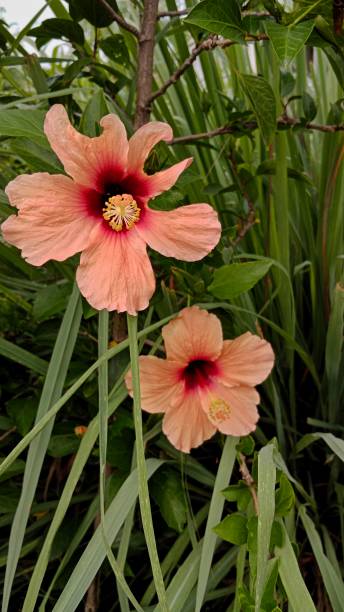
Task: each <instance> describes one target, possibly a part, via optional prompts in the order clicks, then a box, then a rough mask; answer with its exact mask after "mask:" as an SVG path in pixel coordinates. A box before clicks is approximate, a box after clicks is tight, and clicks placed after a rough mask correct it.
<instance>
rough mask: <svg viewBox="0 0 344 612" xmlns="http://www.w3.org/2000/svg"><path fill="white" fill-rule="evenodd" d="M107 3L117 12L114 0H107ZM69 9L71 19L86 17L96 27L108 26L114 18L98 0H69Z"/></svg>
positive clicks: (77, 19) (78, 19)
mask: <svg viewBox="0 0 344 612" xmlns="http://www.w3.org/2000/svg"><path fill="white" fill-rule="evenodd" d="M107 2H108V4H109V5H110V6H111V7H112V8H113V9H114V10H115V11H116V12H117V13H119V10H118V6H117V2H116V0H107ZM69 10H70V15H71V17H72V19H75V20H76V21H80V20H81V19H87V21H89V23H91V24H92V25H94V26H95V27H97V28H105V27H107V26H109V25H110V24H111V23H112V22H113V21H114V18H113V17H112V15H111V14H110V13H109V11H107V10H106V9H105V8H104V6H102V5H101V4H100V2H98V0H69Z"/></svg>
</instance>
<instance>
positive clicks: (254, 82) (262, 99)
mask: <svg viewBox="0 0 344 612" xmlns="http://www.w3.org/2000/svg"><path fill="white" fill-rule="evenodd" d="M237 74H238V79H239V83H240V84H241V86H242V88H243V90H244V93H245V95H246V96H247V98H248V100H249V103H250V106H251V109H252V111H253V112H254V114H255V116H256V119H257V123H258V127H259V129H260V130H261V133H262V137H263V139H264V141H265V142H266V144H269V143H270V142H271V140H272V137H273V135H274V133H275V130H276V112H277V111H276V99H275V94H274V92H273V90H272V87H271V85H269V83H268V82H267V81H266V80H265V79H263V77H261V76H253V75H252V74H240V73H237Z"/></svg>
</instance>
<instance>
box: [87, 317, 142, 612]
mask: <svg viewBox="0 0 344 612" xmlns="http://www.w3.org/2000/svg"><path fill="white" fill-rule="evenodd" d="M108 333H109V313H108V311H107V310H102V311H100V312H99V322H98V357H99V358H101V357H102V355H104V353H106V351H107V349H108ZM108 391H109V389H108V362H107V361H102V362H101V363H100V364H99V368H98V400H99V501H100V529H101V534H102V538H103V543H104V547H105V551H106V555H107V558H108V561H109V563H110V565H111V567H112V570H113V572H114V574H115V576H116V579H117V583H118V584H119V585H120V586H121V587H122V589H123V591H124V593H125V594H126V596H127V597H128V599H129V601H131V603H132V604H133V606H134V608H135V610H137V611H138V612H142V607H141V606H140V604H139V603H138V601H137V599H136V598H135V597H134V595H133V593H132V592H131V590H130V588H129V586H128V584H127V582H126V580H125V578H124V575H123V572H122V570H121V568H120V566H119V564H118V562H117V560H116V558H115V555H114V554H113V552H112V549H111V546H110V544H109V541H108V539H107V535H106V517H105V471H106V451H107V421H108V403H109V400H108V397H109V395H108Z"/></svg>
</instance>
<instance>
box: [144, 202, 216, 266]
mask: <svg viewBox="0 0 344 612" xmlns="http://www.w3.org/2000/svg"><path fill="white" fill-rule="evenodd" d="M136 231H137V232H139V233H140V236H142V238H143V239H144V240H145V241H146V242H147V244H149V246H150V247H151V248H152V249H154V250H155V251H158V252H159V253H161V254H162V255H165V256H166V257H175V258H176V259H181V260H182V261H198V260H199V259H203V257H205V256H206V255H208V253H210V251H211V250H212V249H213V248H214V247H215V246H216V245H217V243H218V241H219V240H220V236H221V225H220V222H219V220H218V217H217V213H216V212H215V210H214V209H213V208H212V207H211V206H209V204H190V205H188V206H182V207H180V208H177V209H176V210H171V211H169V212H166V211H161V212H160V211H157V210H151V209H149V208H147V209H146V211H145V215H144V218H143V219H142V222H141V223H139V224H138V225H137V227H136Z"/></svg>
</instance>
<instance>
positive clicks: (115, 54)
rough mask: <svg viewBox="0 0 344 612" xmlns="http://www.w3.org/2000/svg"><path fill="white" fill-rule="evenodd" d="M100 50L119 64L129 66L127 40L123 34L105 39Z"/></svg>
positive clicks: (100, 44) (100, 45)
mask: <svg viewBox="0 0 344 612" xmlns="http://www.w3.org/2000/svg"><path fill="white" fill-rule="evenodd" d="M99 48H100V49H101V50H102V51H103V53H105V55H107V56H108V58H109V59H111V60H112V61H113V62H116V63H117V64H121V66H127V65H128V64H129V51H128V48H127V45H126V44H125V38H124V36H122V34H113V35H112V36H108V37H107V38H104V39H103V40H101V41H100V43H99Z"/></svg>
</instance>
